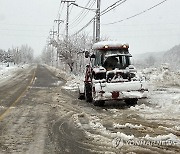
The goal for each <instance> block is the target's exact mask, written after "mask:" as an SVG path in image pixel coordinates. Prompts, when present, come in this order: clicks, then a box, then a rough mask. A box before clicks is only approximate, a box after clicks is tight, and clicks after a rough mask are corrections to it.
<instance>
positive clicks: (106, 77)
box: [79, 41, 148, 106]
mask: <svg viewBox="0 0 180 154" xmlns="http://www.w3.org/2000/svg"><path fill="white" fill-rule="evenodd" d="M92 49H93V52H92V54H90V53H89V52H85V57H86V58H89V63H88V64H87V66H86V70H85V79H84V85H82V86H79V99H85V100H86V101H87V102H93V104H94V105H95V106H103V105H104V103H105V101H110V100H124V101H125V103H126V104H128V105H135V104H136V103H137V101H138V99H141V98H146V97H147V94H148V88H147V84H146V81H145V78H144V77H143V76H138V74H137V70H136V68H135V67H134V66H133V65H132V64H131V57H132V55H131V54H130V53H129V45H128V44H121V43H119V42H114V41H102V42H98V43H95V44H94V45H93V47H92Z"/></svg>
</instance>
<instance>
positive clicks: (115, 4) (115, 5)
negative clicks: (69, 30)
mask: <svg viewBox="0 0 180 154" xmlns="http://www.w3.org/2000/svg"><path fill="white" fill-rule="evenodd" d="M121 1H123V2H121ZM126 1H127V0H119V1H117V2H115V3H113V4H112V5H111V6H109V7H107V8H106V9H105V10H103V11H102V12H101V13H100V16H102V15H104V14H106V13H107V12H109V11H110V10H112V9H114V8H116V7H117V6H119V5H121V4H122V3H124V2H126ZM119 2H121V3H120V4H118V3H119ZM108 9H109V10H108ZM94 18H95V16H94V17H93V18H92V19H91V20H90V21H89V22H88V23H87V24H86V25H85V26H84V27H82V28H81V29H80V30H79V31H77V32H76V33H75V34H73V35H77V34H78V33H80V32H81V31H83V30H84V29H85V28H86V27H88V26H89V25H90V24H91V23H92V22H93V20H94Z"/></svg>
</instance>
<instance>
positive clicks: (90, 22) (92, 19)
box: [72, 18, 94, 36]
mask: <svg viewBox="0 0 180 154" xmlns="http://www.w3.org/2000/svg"><path fill="white" fill-rule="evenodd" d="M93 20H94V18H92V19H91V20H90V21H89V22H88V23H87V24H86V25H85V26H84V27H82V28H81V29H80V30H78V31H77V32H76V33H75V34H73V35H72V36H74V35H77V34H78V33H80V32H81V31H83V30H84V29H85V28H86V27H88V26H89V25H90V24H91V23H92V22H93Z"/></svg>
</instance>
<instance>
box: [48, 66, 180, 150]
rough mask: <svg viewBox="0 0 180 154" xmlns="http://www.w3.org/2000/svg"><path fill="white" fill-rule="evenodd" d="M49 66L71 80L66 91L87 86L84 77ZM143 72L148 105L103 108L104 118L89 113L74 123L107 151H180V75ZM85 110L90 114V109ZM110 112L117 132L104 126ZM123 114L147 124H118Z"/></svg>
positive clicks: (163, 70)
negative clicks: (148, 93) (160, 149)
mask: <svg viewBox="0 0 180 154" xmlns="http://www.w3.org/2000/svg"><path fill="white" fill-rule="evenodd" d="M47 67H48V69H49V70H51V71H52V72H53V73H54V74H56V76H58V77H61V78H63V79H65V80H66V81H67V82H66V84H65V85H64V87H63V88H64V89H67V90H72V91H74V90H77V88H78V85H79V84H82V83H83V76H75V75H73V74H69V73H68V72H64V71H61V70H59V69H57V68H54V67H50V66H47ZM139 73H141V74H143V75H144V76H145V77H146V79H147V81H148V83H149V90H150V96H149V98H148V99H147V102H143V103H138V104H137V105H136V106H134V107H133V106H132V107H130V108H128V109H125V110H124V111H122V110H120V109H111V108H108V109H106V110H104V109H103V111H104V114H105V116H104V117H103V115H102V114H101V115H99V113H98V114H97V115H93V114H89V113H87V112H84V113H79V114H78V113H77V114H75V115H74V116H73V118H74V123H75V124H76V126H77V127H78V128H80V129H82V130H84V132H85V134H86V136H87V138H88V140H90V141H92V142H93V143H94V144H96V145H98V147H100V148H102V149H104V148H106V150H107V149H108V148H109V149H111V150H112V149H114V148H117V149H118V148H119V149H120V148H122V146H123V147H124V148H125V149H126V147H129V146H131V149H133V148H134V149H136V146H140V147H141V148H140V149H141V150H147V149H151V148H152V147H159V146H161V145H162V146H166V144H167V146H169V147H171V146H175V147H177V148H179V147H180V138H179V134H180V74H179V73H178V72H173V71H171V70H170V69H169V68H166V67H164V68H163V67H161V68H148V69H145V70H141V71H139ZM84 110H85V111H86V109H84ZM87 110H89V109H87ZM109 112H111V122H113V125H112V129H113V131H112V130H111V129H110V130H109V129H108V128H107V127H106V126H104V122H105V121H104V120H105V119H104V118H105V117H106V116H107V114H108V113H109ZM123 112H125V113H135V114H137V116H140V117H141V118H142V119H144V120H145V121H146V122H145V123H143V121H140V123H136V122H135V121H133V119H132V121H131V122H127V121H126V120H128V119H124V121H121V120H119V121H118V120H117V121H116V119H120V117H122V116H123V114H124V113H123ZM130 115H131V114H130ZM130 115H129V116H130ZM118 117H119V118H118ZM83 118H84V119H86V120H85V121H86V123H85V124H83V123H82V122H81V119H83ZM135 120H136V118H135ZM129 121H130V119H129ZM152 122H153V123H156V125H154V126H151V123H152ZM148 124H150V125H148ZM156 127H157V128H156ZM125 130H130V132H132V133H130V132H128V133H127V132H126V131H125ZM156 131H157V132H156ZM140 132H145V133H140ZM159 132H161V133H159ZM140 134H141V135H140ZM133 145H134V146H133ZM151 145H154V146H151ZM143 146H147V147H143ZM146 148H147V149H146ZM162 149H163V148H162ZM111 150H109V151H111ZM170 152H171V151H170Z"/></svg>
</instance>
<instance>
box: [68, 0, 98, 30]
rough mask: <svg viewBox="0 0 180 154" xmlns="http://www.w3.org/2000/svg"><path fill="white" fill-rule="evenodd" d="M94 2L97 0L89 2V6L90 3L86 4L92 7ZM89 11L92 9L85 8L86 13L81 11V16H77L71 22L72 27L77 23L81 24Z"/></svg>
mask: <svg viewBox="0 0 180 154" xmlns="http://www.w3.org/2000/svg"><path fill="white" fill-rule="evenodd" d="M89 2H90V1H89ZM94 4H95V0H94V1H92V2H91V4H89V6H88V4H87V5H86V6H85V8H89V9H91V8H92V7H93V6H94ZM89 11H90V10H86V9H83V12H84V13H81V14H80V16H79V17H78V18H76V19H75V21H73V22H72V23H71V24H70V28H71V27H72V28H74V27H76V26H77V25H79V24H80V23H81V22H82V21H83V20H82V19H84V18H85V17H86V16H87V14H88V13H89ZM72 28H71V29H72Z"/></svg>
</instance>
